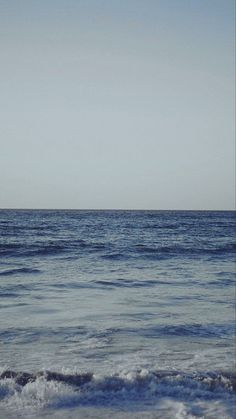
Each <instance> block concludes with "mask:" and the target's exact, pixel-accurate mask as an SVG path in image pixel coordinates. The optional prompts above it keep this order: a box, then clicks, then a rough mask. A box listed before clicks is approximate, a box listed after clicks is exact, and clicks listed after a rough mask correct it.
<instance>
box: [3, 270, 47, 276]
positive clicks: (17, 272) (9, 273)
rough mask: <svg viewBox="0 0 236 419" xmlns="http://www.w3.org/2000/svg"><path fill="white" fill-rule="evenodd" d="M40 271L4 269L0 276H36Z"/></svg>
mask: <svg viewBox="0 0 236 419" xmlns="http://www.w3.org/2000/svg"><path fill="white" fill-rule="evenodd" d="M40 272H41V271H40V270H39V269H33V268H15V269H6V270H5V271H2V272H0V276H12V275H20V274H37V273H40Z"/></svg>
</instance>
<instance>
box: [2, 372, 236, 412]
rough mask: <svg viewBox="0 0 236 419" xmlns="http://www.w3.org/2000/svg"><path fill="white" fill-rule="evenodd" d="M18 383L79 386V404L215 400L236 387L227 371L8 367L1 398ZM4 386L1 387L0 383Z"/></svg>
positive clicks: (25, 384)
mask: <svg viewBox="0 0 236 419" xmlns="http://www.w3.org/2000/svg"><path fill="white" fill-rule="evenodd" d="M10 381H11V382H13V383H15V385H17V386H18V391H20V388H19V387H25V386H29V385H31V384H32V383H36V382H38V383H42V382H44V383H46V382H54V383H60V384H63V385H66V386H70V387H73V388H75V389H79V390H80V391H79V393H78V392H77V402H78V404H82V405H83V404H88V403H92V404H96V403H98V404H99V403H106V402H107V401H108V400H111V399H112V400H113V402H115V401H116V400H117V401H121V400H122V399H127V398H128V399H139V400H145V399H146V400H153V399H156V398H160V397H173V398H175V397H176V398H178V397H180V396H181V397H183V398H185V399H187V400H191V399H194V398H196V397H197V398H199V399H201V398H202V399H203V398H205V399H208V400H213V399H217V398H219V397H223V396H224V397H225V396H226V395H228V396H230V395H233V394H234V392H235V391H236V374H235V373H232V372H228V371H214V372H194V373H188V372H183V371H161V370H160V371H149V370H143V369H142V370H138V371H122V372H119V373H114V374H111V375H96V374H95V373H92V372H86V373H75V374H65V373H61V372H55V371H39V372H36V373H33V372H32V373H31V372H25V371H19V372H18V371H14V370H8V369H6V370H5V371H3V372H2V373H1V374H0V384H1V385H2V387H3V385H4V384H5V387H4V391H2V392H1V390H0V396H1V398H4V397H5V396H6V384H7V383H9V382H10ZM0 388H1V387H0ZM223 392H224V394H223Z"/></svg>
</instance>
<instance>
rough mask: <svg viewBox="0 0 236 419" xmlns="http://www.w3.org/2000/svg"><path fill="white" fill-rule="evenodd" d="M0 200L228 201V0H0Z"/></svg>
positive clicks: (204, 204)
mask: <svg viewBox="0 0 236 419" xmlns="http://www.w3.org/2000/svg"><path fill="white" fill-rule="evenodd" d="M0 51H1V53H0V69H1V70H0V72H1V79H0V84H1V95H0V118H1V121H0V127H1V128H0V129H1V137H0V150H1V151H0V183H1V186H0V208H9V207H13V208H124V209H132V208H134V209H233V208H234V164H235V161H234V159H235V153H234V146H235V145H234V141H235V140H234V138H235V137H234V135H235V133H234V131H235V128H234V1H233V0H224V1H223V0H51V1H49V0H40V1H37V0H21V1H18V0H4V1H3V0H0Z"/></svg>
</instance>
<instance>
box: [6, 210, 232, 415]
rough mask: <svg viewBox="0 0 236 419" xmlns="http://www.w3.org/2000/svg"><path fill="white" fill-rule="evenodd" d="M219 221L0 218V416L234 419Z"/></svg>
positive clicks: (224, 228)
mask: <svg viewBox="0 0 236 419" xmlns="http://www.w3.org/2000/svg"><path fill="white" fill-rule="evenodd" d="M235 233H236V219H235V214H234V213H233V212H230V211H227V212H224V211H216V212H214V211H199V212H197V211H85V210H83V211H76V210H68V211H67V210H59V211H58V210H57V211H56V210H55V211H54V210H50V211H47V210H0V319H1V320H0V360H1V361H0V362H1V363H0V411H1V412H2V413H1V414H2V416H1V414H0V417H3V418H5V417H9V418H15V417H19V418H21V417H22V418H27V417H29V418H31V417H35V418H49V417H50V418H51V417H52V418H68V419H69V418H81V419H82V418H110V417H114V418H119V419H121V418H122V419H123V418H133V419H134V418H152V419H154V418H175V417H176V418H200V417H201V418H203V417H204V418H216V417H223V418H234V417H235V387H236V384H235V383H236V377H235Z"/></svg>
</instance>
